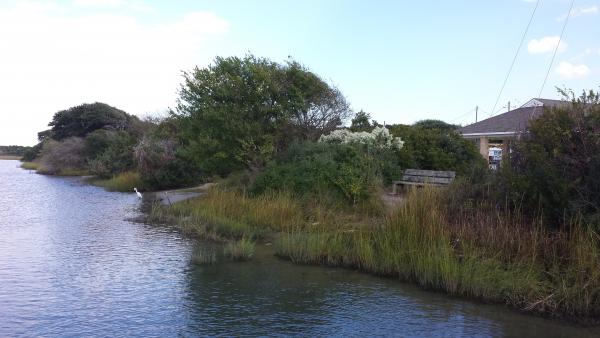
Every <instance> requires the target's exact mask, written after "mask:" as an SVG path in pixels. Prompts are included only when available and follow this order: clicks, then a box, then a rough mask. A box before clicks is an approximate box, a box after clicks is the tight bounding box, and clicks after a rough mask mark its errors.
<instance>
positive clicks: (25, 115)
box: [0, 0, 229, 144]
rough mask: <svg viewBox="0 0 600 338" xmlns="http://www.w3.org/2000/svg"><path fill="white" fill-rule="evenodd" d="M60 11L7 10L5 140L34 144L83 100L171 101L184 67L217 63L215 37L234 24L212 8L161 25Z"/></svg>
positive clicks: (129, 106) (0, 140)
mask: <svg viewBox="0 0 600 338" xmlns="http://www.w3.org/2000/svg"><path fill="white" fill-rule="evenodd" d="M90 1H91V0H88V2H90ZM96 2H98V3H99V2H101V1H100V0H96ZM102 2H104V3H108V0H106V1H102ZM115 3H116V2H115ZM61 9H65V8H61ZM61 13H63V14H64V13H65V11H60V10H59V11H57V10H54V9H47V8H39V6H18V7H13V8H11V9H8V10H2V9H0V41H2V53H0V93H2V94H1V96H2V99H0V144H7V143H21V144H31V143H33V142H34V141H35V133H36V132H37V131H40V130H43V129H45V128H47V127H46V125H47V123H48V122H49V121H50V119H51V117H52V114H54V113H55V112H56V111H58V110H61V109H65V108H68V107H70V106H73V105H77V104H80V103H84V102H94V101H102V102H106V103H108V104H110V105H113V106H116V107H118V108H121V109H124V110H125V111H127V112H129V113H132V114H140V115H141V114H145V113H148V112H150V113H152V112H157V111H160V110H163V109H165V108H167V107H169V106H171V107H172V106H173V105H174V103H175V99H176V91H177V89H178V86H179V83H180V82H181V70H189V69H191V68H192V67H193V66H194V65H196V64H198V65H200V66H202V65H205V64H207V63H208V62H210V61H211V60H212V59H213V57H214V56H215V55H216V54H217V52H216V50H215V49H214V47H212V46H213V45H214V44H213V42H215V41H216V39H217V38H218V37H221V36H222V35H223V34H225V33H226V32H227V31H228V28H229V24H228V22H227V21H225V20H223V19H222V18H220V17H219V16H217V15H216V14H214V13H211V12H192V13H188V14H187V15H185V16H183V17H180V18H179V19H177V20H173V21H170V22H163V23H161V24H149V23H144V22H142V21H140V20H138V19H137V18H136V17H134V16H128V15H115V14H89V15H78V16H75V17H73V16H65V15H62V14H61Z"/></svg>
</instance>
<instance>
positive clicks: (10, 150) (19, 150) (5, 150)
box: [0, 146, 31, 156]
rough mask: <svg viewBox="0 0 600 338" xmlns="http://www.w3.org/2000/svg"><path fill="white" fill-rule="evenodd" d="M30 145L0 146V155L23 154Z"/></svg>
mask: <svg viewBox="0 0 600 338" xmlns="http://www.w3.org/2000/svg"><path fill="white" fill-rule="evenodd" d="M29 149H31V147H24V146H0V155H14V156H23V155H25V152H27V151H28V150H29Z"/></svg>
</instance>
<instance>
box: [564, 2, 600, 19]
mask: <svg viewBox="0 0 600 338" xmlns="http://www.w3.org/2000/svg"><path fill="white" fill-rule="evenodd" d="M596 13H598V6H596V5H592V6H589V7H575V8H573V9H572V10H571V13H570V16H571V17H572V18H575V17H578V16H582V15H589V14H596ZM566 18H567V14H564V15H562V16H560V17H558V18H556V20H558V21H562V20H564V19H566Z"/></svg>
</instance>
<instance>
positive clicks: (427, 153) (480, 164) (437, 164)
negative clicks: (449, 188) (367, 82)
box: [388, 120, 486, 175]
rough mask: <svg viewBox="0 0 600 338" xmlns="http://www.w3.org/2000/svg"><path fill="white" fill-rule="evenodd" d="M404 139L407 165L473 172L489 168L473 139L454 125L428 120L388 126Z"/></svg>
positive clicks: (465, 173)
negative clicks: (461, 133)
mask: <svg viewBox="0 0 600 338" xmlns="http://www.w3.org/2000/svg"><path fill="white" fill-rule="evenodd" d="M388 127H389V129H390V131H391V132H392V134H394V135H395V136H400V137H402V139H403V140H404V142H405V143H404V149H403V150H405V151H406V157H407V159H406V162H407V163H408V165H407V167H411V168H415V169H426V170H452V171H456V172H457V174H458V175H469V174H471V173H472V172H473V170H477V169H478V168H485V167H486V163H485V160H484V159H483V158H482V157H481V155H480V154H479V151H478V150H477V147H476V146H475V144H473V143H472V142H471V141H469V140H466V139H464V138H463V137H462V136H461V135H460V134H458V133H457V132H456V131H455V130H454V127H453V126H452V125H448V124H446V123H444V122H441V121H431V120H426V121H422V122H418V123H416V124H415V125H414V126H406V125H391V126H388Z"/></svg>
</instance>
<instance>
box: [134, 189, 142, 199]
mask: <svg viewBox="0 0 600 338" xmlns="http://www.w3.org/2000/svg"><path fill="white" fill-rule="evenodd" d="M133 190H134V191H135V193H136V194H137V197H138V198H142V193H140V192H139V191H138V190H137V188H133Z"/></svg>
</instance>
